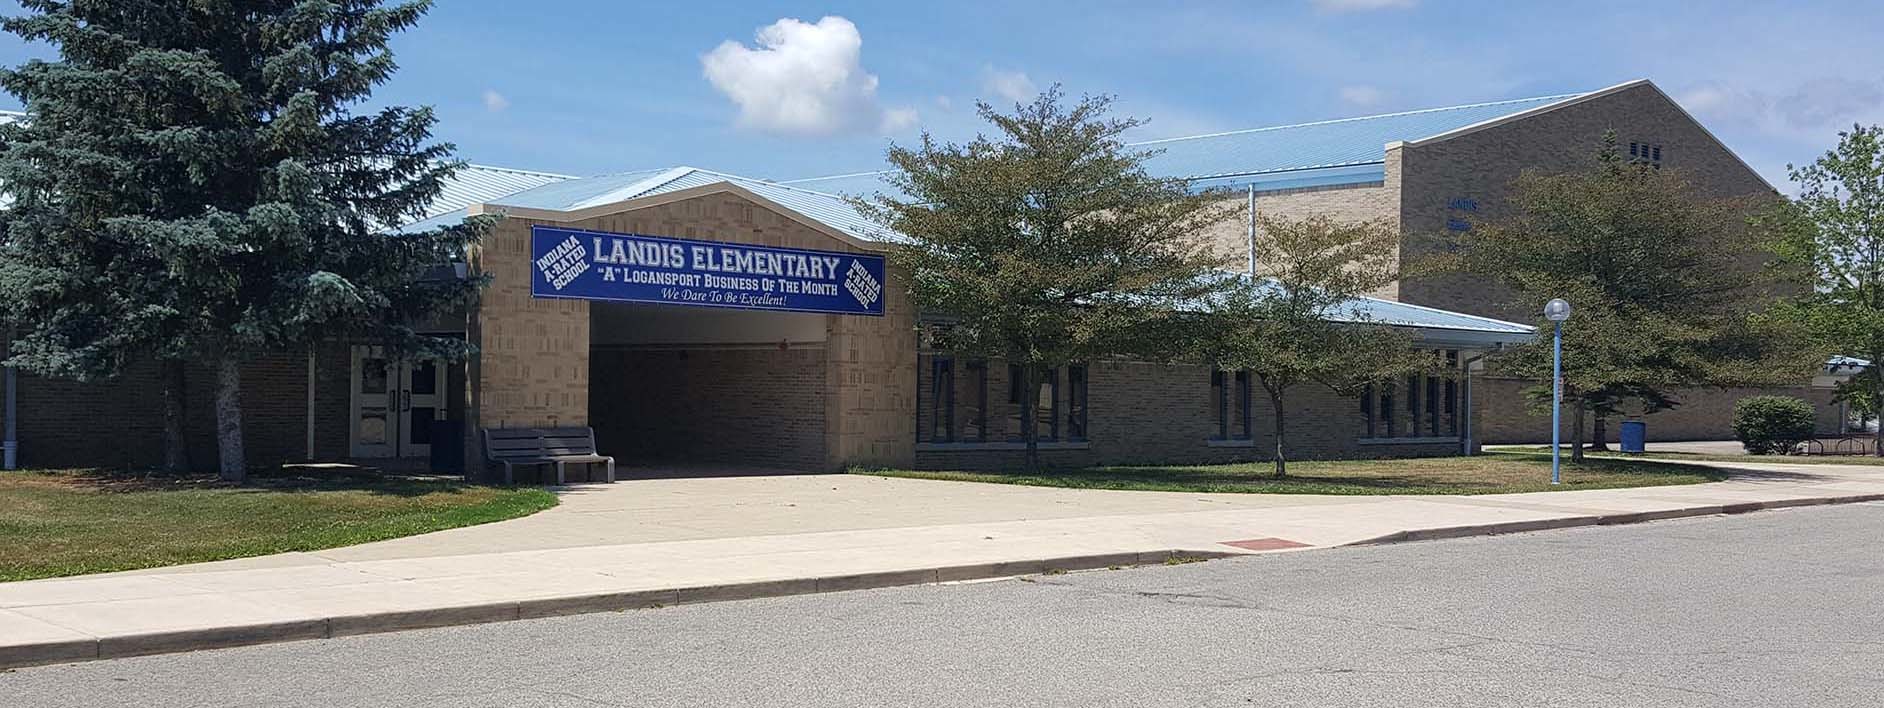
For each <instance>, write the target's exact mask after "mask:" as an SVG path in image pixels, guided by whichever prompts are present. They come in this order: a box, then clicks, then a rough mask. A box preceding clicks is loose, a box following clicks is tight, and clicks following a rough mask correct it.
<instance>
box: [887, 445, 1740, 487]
mask: <svg viewBox="0 0 1884 708" xmlns="http://www.w3.org/2000/svg"><path fill="white" fill-rule="evenodd" d="M853 472H854V473H856V474H873V475H882V476H886V477H909V478H913V479H940V480H950V481H958V482H993V483H997V484H1027V485H1034V486H1040V487H1071V488H1075V489H1126V490H1137V491H1156V492H1235V493H1246V494H1509V493H1514V492H1543V491H1553V490H1570V489H1613V488H1618V487H1650V486H1657V485H1667V484H1698V483H1701V482H1712V481H1717V480H1720V479H1725V478H1726V474H1725V473H1724V472H1722V471H1721V470H1718V469H1714V468H1710V467H1701V466H1697V465H1682V464H1674V463H1667V462H1651V461H1646V460H1623V459H1611V458H1591V459H1589V460H1587V461H1586V462H1584V463H1583V464H1580V465H1571V464H1567V461H1566V464H1565V465H1564V467H1563V484H1561V485H1558V486H1554V487H1553V486H1551V484H1550V457H1549V456H1548V455H1542V454H1535V453H1487V454H1484V455H1477V456H1473V457H1432V458H1420V459H1406V460H1342V461H1314V462H1308V461H1304V462H1290V463H1289V476H1287V477H1282V478H1277V477H1276V476H1275V469H1274V467H1273V466H1271V465H1270V463H1267V462H1252V463H1243V464H1231V465H1160V466H1116V467H1091V468H1084V469H1053V470H1045V471H1041V472H1036V473H1032V474H1029V473H1024V472H949V471H941V472H929V471H916V470H854V471H853Z"/></svg>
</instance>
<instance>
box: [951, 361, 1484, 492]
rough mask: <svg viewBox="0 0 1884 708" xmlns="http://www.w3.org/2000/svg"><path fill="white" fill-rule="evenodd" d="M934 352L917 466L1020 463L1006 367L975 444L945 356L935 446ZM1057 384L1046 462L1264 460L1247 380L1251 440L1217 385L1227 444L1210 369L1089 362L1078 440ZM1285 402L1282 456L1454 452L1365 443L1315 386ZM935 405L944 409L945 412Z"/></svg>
mask: <svg viewBox="0 0 1884 708" xmlns="http://www.w3.org/2000/svg"><path fill="white" fill-rule="evenodd" d="M936 356H937V355H936V354H934V353H929V354H925V355H924V356H923V357H922V361H923V365H922V366H921V367H919V371H918V376H919V388H918V391H919V392H921V396H922V398H923V403H922V405H921V406H920V408H919V409H918V411H917V417H918V420H919V424H918V428H917V432H918V438H919V440H920V444H919V445H918V446H917V451H916V465H917V466H918V467H922V468H927V469H987V468H994V467H1003V466H1009V467H1011V466H1014V465H1018V464H1020V463H1021V462H1023V461H1024V459H1025V450H1024V449H1022V447H1021V446H1020V444H1019V443H1018V442H1017V441H1018V440H1019V439H1020V436H1021V434H1022V433H1021V428H1020V425H1021V423H1020V421H1019V417H1018V411H1019V406H1018V405H1016V404H1014V403H1013V402H1012V400H1013V399H1012V392H1011V390H1010V383H1011V378H1010V376H1009V374H1008V368H1009V367H1008V366H1007V365H1006V364H1005V363H1002V362H999V361H994V362H989V363H988V364H987V372H988V373H987V386H986V392H987V399H986V400H987V402H988V405H987V412H986V413H985V415H984V416H983V418H984V419H985V420H986V422H987V427H988V432H987V436H986V440H985V441H977V440H975V439H974V436H973V435H972V431H973V430H974V425H973V422H972V419H973V418H974V417H975V415H974V409H975V408H976V406H975V405H974V402H975V401H977V400H978V390H977V386H976V384H977V383H979V381H980V380H979V379H978V378H976V377H975V376H973V375H972V374H971V373H970V369H969V363H970V362H969V361H968V360H963V359H959V358H954V359H955V362H954V365H953V369H954V375H955V381H956V385H955V387H954V388H955V404H956V405H955V426H954V429H955V431H956V433H955V435H956V440H954V441H941V440H939V435H938V433H940V432H941V431H942V430H946V428H939V427H938V417H940V416H938V411H937V408H938V406H937V405H936V401H937V399H936V398H935V395H936V394H935V388H934V371H935V367H934V366H933V365H932V362H933V361H934V359H935V357H936ZM943 356H946V355H943ZM1056 379H1057V381H1058V383H1059V387H1060V390H1059V392H1058V393H1057V400H1058V403H1059V407H1058V412H1059V415H1058V417H1059V418H1060V419H1061V420H1060V425H1059V430H1060V431H1061V434H1060V438H1061V439H1060V440H1058V441H1054V442H1051V443H1047V444H1044V445H1043V446H1042V452H1041V460H1042V461H1043V462H1044V463H1046V464H1050V465H1064V466H1086V465H1114V464H1139V463H1146V464H1150V463H1167V464H1208V463H1220V462H1245V461H1252V460H1268V459H1271V458H1272V456H1273V451H1274V449H1275V434H1274V430H1275V428H1274V426H1275V413H1274V408H1273V406H1272V405H1271V403H1270V401H1269V398H1268V396H1267V395H1266V394H1265V393H1264V392H1263V390H1262V388H1261V386H1259V385H1257V384H1256V383H1255V382H1253V381H1252V382H1251V383H1250V386H1249V388H1250V391H1249V403H1250V415H1249V418H1250V428H1251V429H1250V434H1249V435H1248V436H1247V438H1244V439H1240V440H1238V439H1236V438H1243V437H1244V436H1242V435H1241V434H1240V433H1241V431H1240V430H1239V428H1240V419H1241V417H1242V416H1241V415H1240V414H1239V413H1238V411H1237V402H1236V396H1235V384H1234V381H1235V379H1234V377H1228V378H1227V379H1226V380H1227V381H1228V382H1230V383H1229V385H1230V387H1231V388H1230V393H1231V396H1230V397H1229V400H1230V403H1229V406H1228V408H1229V410H1230V411H1231V413H1230V420H1231V425H1230V429H1231V432H1230V435H1229V436H1228V437H1229V438H1231V439H1229V440H1226V439H1223V438H1222V437H1221V436H1220V432H1221V427H1220V424H1219V423H1218V419H1217V412H1216V408H1215V406H1216V404H1215V402H1214V399H1213V388H1212V384H1211V371H1210V368H1209V367H1206V366H1196V365H1182V364H1155V363H1145V362H1133V361H1112V362H1101V363H1098V364H1094V365H1091V366H1089V367H1087V379H1088V390H1087V411H1086V424H1087V430H1088V434H1087V439H1086V440H1084V441H1074V440H1070V439H1068V438H1069V437H1070V436H1068V435H1067V434H1066V431H1067V430H1068V429H1069V428H1070V427H1071V423H1070V421H1068V420H1067V419H1068V418H1069V417H1070V413H1071V410H1072V408H1071V403H1070V401H1069V398H1070V396H1069V389H1070V387H1069V386H1068V373H1067V372H1066V371H1065V370H1064V369H1062V370H1060V371H1059V372H1057V374H1056ZM1287 403H1288V406H1287V410H1288V413H1287V426H1288V427H1287V434H1288V446H1287V449H1288V454H1289V456H1290V458H1291V459H1304V460H1318V459H1343V458H1378V457H1430V456H1439V455H1456V454H1459V453H1460V444H1461V443H1460V442H1459V440H1458V438H1457V437H1456V436H1442V437H1431V438H1426V439H1421V440H1418V441H1411V440H1407V439H1396V440H1385V439H1369V438H1368V437H1367V436H1366V435H1365V434H1364V430H1365V425H1364V422H1363V417H1362V413H1361V407H1360V401H1359V399H1357V398H1353V397H1347V396H1341V395H1337V394H1336V393H1335V392H1333V391H1331V390H1329V389H1328V388H1326V387H1323V386H1319V385H1302V386H1299V387H1296V388H1294V389H1291V390H1290V391H1289V394H1288V399H1287ZM941 408H942V409H943V411H946V410H947V407H946V406H941ZM941 415H943V416H945V415H946V412H944V413H942V414H941ZM1401 415H1403V416H1404V415H1406V414H1405V413H1401ZM1042 417H1043V418H1045V417H1046V416H1045V415H1043V416H1042ZM1043 427H1044V428H1045V429H1051V427H1047V426H1043ZM1042 437H1045V436H1044V435H1043V436H1042Z"/></svg>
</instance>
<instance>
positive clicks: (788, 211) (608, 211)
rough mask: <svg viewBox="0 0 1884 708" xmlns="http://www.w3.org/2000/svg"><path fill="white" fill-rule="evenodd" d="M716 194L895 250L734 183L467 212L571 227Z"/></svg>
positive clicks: (851, 240)
mask: <svg viewBox="0 0 1884 708" xmlns="http://www.w3.org/2000/svg"><path fill="white" fill-rule="evenodd" d="M714 194H733V195H736V196H738V197H740V198H742V199H745V200H747V201H751V202H753V203H755V204H758V205H760V206H763V207H765V208H767V209H770V210H772V211H774V212H777V213H779V214H783V215H784V216H786V217H787V218H790V219H791V220H793V221H796V222H798V223H800V224H802V225H804V226H806V227H808V228H810V229H812V230H814V231H817V232H819V233H822V234H824V235H826V236H830V237H831V238H833V239H836V240H838V241H841V242H843V243H845V244H846V245H849V246H853V247H856V248H859V249H862V250H866V251H873V252H882V251H888V250H889V249H890V247H891V244H888V243H883V242H878V241H871V240H868V239H864V238H859V237H857V236H856V235H854V234H851V233H850V232H847V231H844V230H843V229H839V228H837V227H834V226H832V225H830V224H827V223H824V222H823V221H822V220H819V219H817V218H815V217H812V216H810V215H807V214H805V213H803V212H800V211H798V210H795V209H793V208H791V207H789V206H786V205H784V204H780V203H778V202H776V201H773V200H771V199H767V198H765V197H764V196H761V195H759V194H758V193H755V192H753V191H752V190H750V189H746V188H745V187H741V186H739V185H738V184H735V183H733V182H730V181H720V182H714V183H711V184H705V185H700V186H697V187H688V188H686V189H677V190H673V191H670V192H662V193H659V194H653V195H649V196H645V197H635V198H632V199H624V200H621V201H618V202H611V203H607V204H596V205H592V206H585V207H582V208H579V209H569V210H562V209H542V208H537V207H522V206H507V205H504V204H501V203H490V204H473V205H471V206H470V207H468V208H467V209H466V213H467V215H470V216H477V215H480V214H491V215H495V216H500V217H507V218H514V219H531V220H535V221H548V222H554V223H569V222H574V221H585V220H588V219H595V218H600V217H604V216H610V215H613V214H620V213H623V212H629V211H635V210H638V209H647V208H651V207H658V206H663V205H666V204H672V203H675V202H680V201H686V200H688V199H696V198H699V197H704V196H709V195H714Z"/></svg>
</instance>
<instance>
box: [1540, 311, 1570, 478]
mask: <svg viewBox="0 0 1884 708" xmlns="http://www.w3.org/2000/svg"><path fill="white" fill-rule="evenodd" d="M1544 318H1545V319H1548V320H1550V322H1551V324H1552V325H1554V329H1555V330H1556V332H1555V334H1554V335H1553V336H1552V341H1551V351H1550V483H1551V484H1559V483H1561V482H1562V481H1563V478H1562V476H1561V470H1562V465H1561V463H1560V458H1562V457H1563V442H1562V441H1563V425H1562V424H1561V423H1559V421H1560V420H1561V419H1562V416H1563V321H1564V320H1567V319H1570V303H1568V302H1564V300H1563V298H1551V301H1550V302H1547V303H1545V304H1544Z"/></svg>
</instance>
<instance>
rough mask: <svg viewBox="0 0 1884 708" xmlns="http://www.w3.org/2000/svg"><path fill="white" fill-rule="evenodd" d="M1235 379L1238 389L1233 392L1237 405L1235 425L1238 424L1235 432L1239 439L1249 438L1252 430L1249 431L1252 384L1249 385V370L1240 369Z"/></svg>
mask: <svg viewBox="0 0 1884 708" xmlns="http://www.w3.org/2000/svg"><path fill="white" fill-rule="evenodd" d="M1235 381H1236V391H1235V392H1234V393H1233V395H1234V396H1236V406H1235V412H1236V416H1235V425H1236V429H1235V431H1234V432H1235V438H1236V439H1237V440H1248V439H1250V432H1249V427H1250V408H1249V406H1250V386H1249V372H1248V371H1238V372H1236V379H1235Z"/></svg>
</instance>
